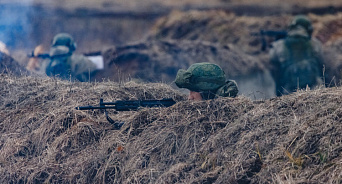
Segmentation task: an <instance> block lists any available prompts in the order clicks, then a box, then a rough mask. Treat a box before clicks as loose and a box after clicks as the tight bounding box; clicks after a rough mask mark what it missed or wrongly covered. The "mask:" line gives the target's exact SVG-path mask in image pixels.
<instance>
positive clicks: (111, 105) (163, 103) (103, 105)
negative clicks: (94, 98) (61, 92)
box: [76, 98, 176, 129]
mask: <svg viewBox="0 0 342 184" xmlns="http://www.w3.org/2000/svg"><path fill="white" fill-rule="evenodd" d="M175 103H176V102H175V101H174V100H173V99H172V98H168V99H162V100H128V101H125V100H118V101H115V102H104V101H103V99H102V98H101V99H100V104H99V106H79V107H76V109H77V110H94V109H100V110H103V111H104V112H105V114H106V119H107V121H108V122H110V123H111V124H113V125H114V127H115V128H116V129H120V128H121V126H122V125H123V124H124V123H123V122H115V121H114V120H113V119H112V118H110V117H109V116H108V112H107V111H106V109H115V110H117V111H133V110H138V109H139V108H140V107H170V106H172V105H174V104H175Z"/></svg>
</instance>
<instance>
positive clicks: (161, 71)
mask: <svg viewBox="0 0 342 184" xmlns="http://www.w3.org/2000/svg"><path fill="white" fill-rule="evenodd" d="M103 55H104V62H105V68H106V70H105V71H103V72H100V73H99V74H98V76H96V77H95V78H96V79H97V80H100V79H101V78H110V79H111V80H116V81H117V80H120V79H124V78H127V77H131V78H137V79H142V80H144V81H164V82H171V81H173V80H174V79H175V77H176V74H177V71H178V70H179V69H181V68H183V69H187V68H188V67H189V66H190V65H191V64H193V63H199V62H211V63H216V64H219V65H220V66H221V67H222V68H223V69H224V71H225V72H226V74H227V77H229V78H231V77H233V78H234V77H238V76H243V75H247V74H250V73H255V72H258V71H263V70H264V65H263V64H262V63H261V62H260V61H259V60H258V59H256V58H253V57H250V56H248V55H246V54H244V53H242V52H241V51H238V50H237V49H236V48H234V47H231V46H228V45H220V44H215V43H210V42H204V41H190V40H181V41H175V40H148V41H145V42H140V43H136V44H130V45H126V46H121V47H116V48H112V49H109V50H107V51H106V52H105V53H104V54H103Z"/></svg>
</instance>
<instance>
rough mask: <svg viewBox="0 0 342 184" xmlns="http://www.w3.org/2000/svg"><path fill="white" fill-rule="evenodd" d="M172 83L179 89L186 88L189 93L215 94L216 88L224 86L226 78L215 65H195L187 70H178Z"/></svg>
mask: <svg viewBox="0 0 342 184" xmlns="http://www.w3.org/2000/svg"><path fill="white" fill-rule="evenodd" d="M174 82H175V83H176V85H177V86H178V87H179V88H186V89H189V90H190V91H196V92H204V91H213V92H214V93H215V91H216V90H217V89H218V88H220V87H221V86H223V85H225V82H226V76H225V73H224V71H223V70H222V69H221V68H220V67H219V66H218V65H216V64H212V63H195V64H193V65H191V66H190V67H189V68H188V70H183V69H180V70H178V73H177V76H176V80H175V81H174Z"/></svg>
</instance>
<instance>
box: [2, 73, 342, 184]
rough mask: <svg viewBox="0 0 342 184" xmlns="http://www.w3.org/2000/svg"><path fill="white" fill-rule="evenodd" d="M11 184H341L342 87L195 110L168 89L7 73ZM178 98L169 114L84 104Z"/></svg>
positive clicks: (6, 175)
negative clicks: (98, 108) (107, 112)
mask: <svg viewBox="0 0 342 184" xmlns="http://www.w3.org/2000/svg"><path fill="white" fill-rule="evenodd" d="M0 88H1V90H0V91H1V93H0V108H1V111H0V117H1V119H2V122H1V123H0V131H1V134H0V178H1V179H0V182H1V183H214V182H215V183H227V182H229V183H341V181H342V176H341V173H342V160H341V159H342V157H341V156H342V155H341V151H342V136H341V133H340V132H342V126H341V120H342V108H341V106H340V104H341V102H342V100H341V99H342V98H341V94H342V90H341V88H330V89H319V90H315V91H308V92H304V91H303V92H298V93H295V94H292V95H288V96H283V97H281V98H273V99H270V100H266V101H254V102H253V101H251V100H249V99H247V98H244V97H238V98H235V99H232V98H220V99H216V100H209V101H202V102H189V101H186V100H184V99H185V96H184V95H182V94H179V93H178V92H177V91H174V90H173V89H171V88H170V87H168V86H167V85H164V84H138V83H134V82H128V83H113V82H101V83H70V82H67V81H60V80H54V79H46V78H36V77H20V78H16V77H13V76H9V75H5V74H2V75H1V77H0ZM101 97H102V98H104V99H105V101H114V100H118V99H123V100H129V99H153V98H164V97H173V98H175V99H176V100H177V101H178V103H177V104H175V105H174V106H172V107H169V108H151V109H149V108H145V109H141V110H139V111H135V112H119V113H114V112H113V111H112V112H110V116H111V117H112V118H113V119H114V120H116V121H124V122H126V123H125V125H124V126H123V127H122V129H121V130H113V127H112V126H111V124H109V123H108V122H107V121H106V120H105V116H104V115H103V114H102V113H100V112H98V111H93V112H91V111H89V112H87V111H77V110H75V109H74V107H75V106H78V105H87V104H97V103H98V100H99V98H101Z"/></svg>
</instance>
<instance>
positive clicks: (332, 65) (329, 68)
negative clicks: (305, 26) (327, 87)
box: [149, 10, 342, 84]
mask: <svg viewBox="0 0 342 184" xmlns="http://www.w3.org/2000/svg"><path fill="white" fill-rule="evenodd" d="M308 17H309V18H310V19H311V20H312V23H313V27H314V33H313V37H315V38H317V39H318V40H320V41H322V43H323V44H324V45H323V47H324V52H325V54H324V56H325V69H326V71H325V72H326V73H325V76H326V77H327V82H328V84H329V83H330V82H331V81H332V80H335V81H336V80H337V81H339V80H340V79H341V74H340V73H341V71H340V69H341V66H340V65H341V63H340V59H339V58H340V57H341V56H340V51H339V50H338V49H336V48H338V45H339V42H338V40H342V33H341V30H342V14H341V13H337V14H333V15H315V14H308ZM292 18H293V16H292V15H277V16H264V17H249V16H237V15H235V14H234V13H229V12H226V11H223V10H206V11H198V10H194V11H187V12H181V11H173V12H172V13H170V14H169V15H168V16H165V17H163V18H160V19H159V20H158V22H157V23H156V24H155V26H154V27H153V28H152V30H151V32H150V34H149V38H150V39H173V40H205V41H209V42H213V43H220V44H224V45H226V44H232V45H234V46H235V47H236V48H237V49H239V50H241V51H242V52H246V53H247V54H249V55H253V56H254V57H257V58H258V59H259V60H260V61H261V62H262V63H264V65H265V66H268V55H267V54H268V53H267V51H268V49H266V50H265V51H262V50H261V48H262V44H263V42H262V39H261V37H260V36H255V35H257V34H258V32H259V31H260V30H275V31H280V30H286V28H287V25H288V24H289V22H290V21H291V20H292ZM274 39H275V37H273V38H272V37H265V43H266V46H268V47H269V46H270V44H271V42H272V41H274ZM334 42H336V43H334Z"/></svg>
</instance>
